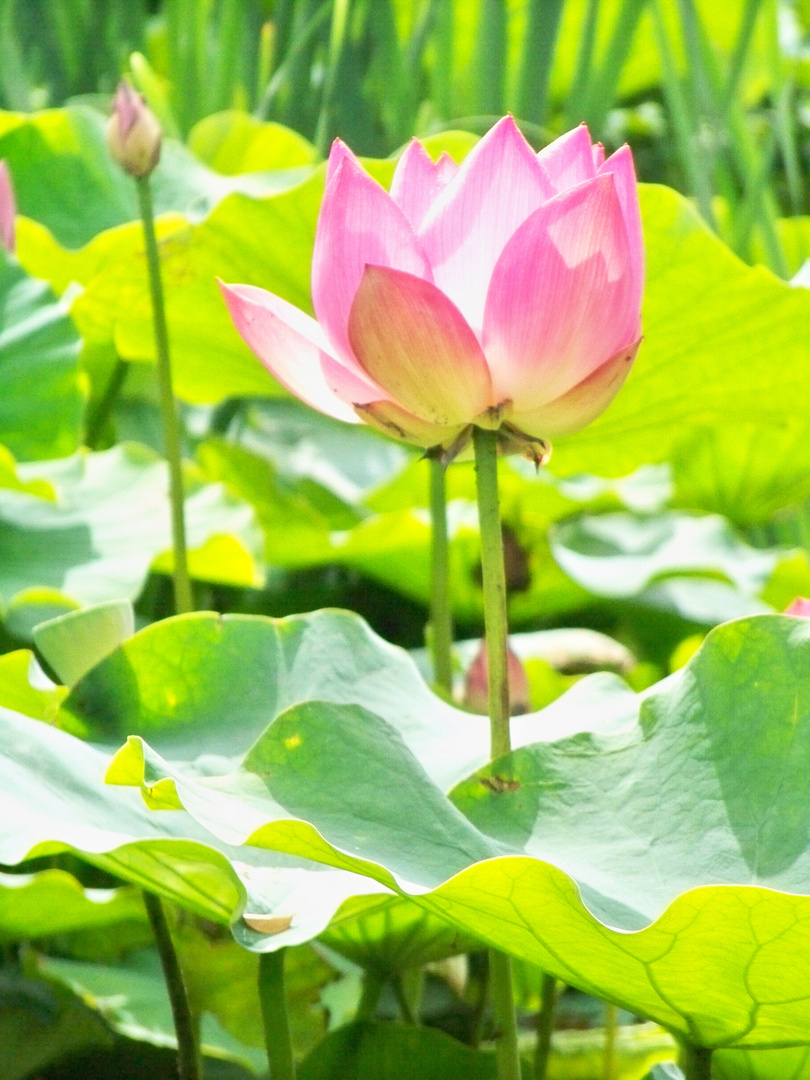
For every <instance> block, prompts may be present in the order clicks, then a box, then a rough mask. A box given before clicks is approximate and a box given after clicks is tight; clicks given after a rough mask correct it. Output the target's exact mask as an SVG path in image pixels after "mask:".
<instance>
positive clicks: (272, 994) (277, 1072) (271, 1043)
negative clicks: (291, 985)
mask: <svg viewBox="0 0 810 1080" xmlns="http://www.w3.org/2000/svg"><path fill="white" fill-rule="evenodd" d="M284 953H285V950H284V949H277V950H276V951H275V952H268V953H262V954H261V956H260V957H259V1001H260V1003H261V1008H262V1021H263V1023H264V1043H265V1046H266V1047H267V1063H268V1065H269V1066H270V1075H271V1076H272V1078H273V1080H295V1059H294V1058H293V1047H292V1038H291V1037H290V1023H289V1019H288V1016H287V995H286V992H285V988H284Z"/></svg>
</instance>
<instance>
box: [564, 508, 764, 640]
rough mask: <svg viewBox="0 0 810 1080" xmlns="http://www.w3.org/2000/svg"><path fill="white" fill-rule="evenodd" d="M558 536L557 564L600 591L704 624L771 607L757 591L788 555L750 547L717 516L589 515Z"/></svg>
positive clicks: (572, 522)
mask: <svg viewBox="0 0 810 1080" xmlns="http://www.w3.org/2000/svg"><path fill="white" fill-rule="evenodd" d="M550 542H551V550H552V552H553V555H554V558H555V560H556V561H557V563H558V564H559V565H560V566H561V567H562V569H563V570H564V571H565V572H566V573H567V574H568V576H569V577H570V578H571V579H572V580H573V581H575V582H577V583H578V584H579V585H581V586H582V587H583V588H585V589H587V590H588V591H589V592H591V593H593V594H594V595H596V596H605V597H610V598H620V597H621V598H630V597H632V598H634V599H636V600H637V601H640V602H647V603H650V604H652V605H654V606H656V607H664V608H669V609H670V610H674V611H676V612H677V613H678V614H680V615H682V616H683V617H685V618H689V619H692V620H694V621H695V622H704V623H705V622H715V623H716V622H722V621H725V620H727V619H732V618H736V617H738V616H741V615H747V614H754V613H762V612H765V611H767V610H768V605H767V604H764V603H762V602H761V601H759V600H758V599H756V598H757V597H758V596H759V595H760V594H761V593H762V591H763V589H764V588H765V586H766V584H767V582H768V580H769V579H770V577H771V575H772V574H773V572H774V569H775V567H776V566H777V564H778V562H779V556H780V552H778V551H776V550H758V549H755V548H752V547H750V546H749V545H748V544H746V543H744V542H743V541H742V540H741V539H739V537H738V536H736V535H735V533H734V531H733V530H732V529H731V527H730V526H729V524H728V522H727V521H725V520H724V519H723V518H720V517H717V516H715V515H706V516H692V515H687V514H678V513H664V514H657V515H646V516H641V515H634V514H628V513H614V514H601V515H583V516H581V517H579V518H572V519H571V520H568V521H564V522H561V523H559V524H557V525H556V526H555V527H554V528H553V530H552V532H551V534H550ZM685 575H692V577H691V579H690V578H687V577H686V576H685ZM701 578H703V580H701ZM706 579H709V580H706Z"/></svg>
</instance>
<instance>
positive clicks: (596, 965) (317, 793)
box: [108, 616, 810, 1047]
mask: <svg viewBox="0 0 810 1080" xmlns="http://www.w3.org/2000/svg"><path fill="white" fill-rule="evenodd" d="M808 662H810V624H808V622H807V621H806V620H801V619H791V618H787V617H784V616H755V617H752V618H748V619H742V620H739V621H737V622H734V623H730V624H726V625H724V626H721V627H719V628H717V629H716V630H715V631H713V632H712V633H711V634H710V635H709V636H708V638H707V640H706V642H705V643H704V645H703V646H702V648H701V649H700V650H699V651H698V653H697V654H696V655H695V656H694V657H693V659H692V660H691V661H690V662H689V663H688V664H687V666H686V667H685V668H683V669H681V670H680V671H679V672H677V673H676V674H675V675H673V676H671V677H670V678H669V679H667V680H666V681H665V682H663V683H661V684H659V685H658V686H656V687H654V688H652V689H651V690H650V691H647V692H646V693H645V694H642V695H639V696H636V695H633V694H632V693H630V692H629V691H625V692H623V693H617V690H616V688H615V684H614V683H613V682H611V680H610V679H609V677H607V676H598V675H597V676H592V677H590V678H589V679H585V680H582V681H581V682H580V683H578V684H577V685H576V686H575V687H574V688H573V689H572V690H571V691H569V693H568V694H566V695H565V696H564V697H562V698H560V699H559V700H558V701H557V702H555V703H554V704H553V705H552V706H550V707H549V708H548V709H546V710H545V711H544V712H543V713H540V714H536V716H535V717H533V718H529V720H530V722H531V723H532V725H533V726H534V728H535V730H537V729H538V728H539V729H540V730H543V727H542V725H543V721H544V720H546V719H547V720H548V721H549V723H548V725H547V727H546V728H545V730H543V737H542V741H539V742H536V743H534V744H531V745H527V746H524V747H522V748H521V749H518V750H515V751H514V752H513V753H512V754H511V756H509V757H506V758H502V759H500V760H499V761H496V762H495V763H494V764H492V765H489V766H487V767H485V768H484V769H482V770H480V771H479V773H477V774H476V775H475V776H473V777H471V778H469V779H468V780H466V781H464V782H462V784H460V785H459V786H458V787H457V788H456V789H455V791H454V792H453V801H452V803H451V802H450V801H448V800H446V799H444V797H443V796H442V794H441V792H440V790H439V788H438V787H437V786H436V785H435V784H434V783H433V782H432V781H431V779H430V777H429V776H428V774H427V772H426V771H425V769H426V768H430V767H432V768H433V769H434V771H435V770H436V763H435V761H431V760H429V759H425V760H424V761H423V762H421V763H420V761H419V760H418V759H417V757H415V756H414V754H413V753H412V752H411V750H409V749H408V746H407V745H406V744H405V742H404V741H403V738H402V736H401V735H400V733H399V731H397V730H396V729H395V728H394V727H393V726H392V725H391V724H390V723H386V721H385V720H384V719H382V718H381V717H379V716H375V715H374V714H373V713H370V712H368V711H367V710H366V709H363V708H362V707H360V706H358V705H353V706H345V705H343V706H339V705H334V704H329V703H326V702H308V703H305V704H303V705H297V706H292V707H290V708H288V709H287V710H286V712H284V713H282V714H281V715H280V716H278V717H277V718H276V720H275V721H274V723H272V724H271V725H270V727H269V728H268V729H267V731H266V732H265V733H264V735H262V736H261V737H260V738H259V740H258V741H257V742H256V743H255V744H254V746H253V747H252V748H251V750H250V751H249V753H248V754H247V755H246V757H245V758H244V759H243V760H242V762H241V765H240V766H239V767H238V768H237V769H236V770H231V771H226V772H223V773H222V774H220V775H213V773H209V775H208V776H205V777H201V776H199V775H194V772H193V770H190V769H182V768H178V767H176V766H171V765H169V764H168V763H167V762H166V761H165V760H164V759H162V758H161V757H160V755H158V754H157V753H156V752H155V751H153V750H151V749H150V748H149V746H148V745H147V744H145V743H144V742H143V741H142V740H141V739H140V738H137V737H134V738H132V739H130V740H129V742H128V745H127V747H126V748H125V749H124V750H122V751H121V752H120V753H119V755H118V756H117V758H116V759H115V761H114V763H113V766H112V767H111V770H110V772H109V773H108V777H109V778H110V779H111V780H113V782H122V783H140V784H141V786H142V791H143V793H144V795H145V796H146V798H147V800H148V801H149V802H150V803H151V804H152V805H154V806H167V807H168V806H182V807H185V808H186V809H187V810H188V811H189V812H191V813H192V815H193V816H194V817H195V819H196V820H198V821H199V822H200V824H202V825H203V826H204V827H205V828H207V829H209V830H210V831H211V832H212V833H213V834H214V835H215V836H217V837H218V838H219V839H221V840H222V841H224V842H227V843H231V844H247V845H248V847H247V849H246V850H249V849H250V848H251V847H254V846H258V847H263V846H266V847H269V848H274V849H277V850H279V851H286V852H288V853H295V854H302V855H306V856H307V857H310V858H314V859H316V860H321V861H324V862H327V863H329V864H331V865H335V866H338V867H341V868H344V869H348V870H353V871H355V872H358V873H365V874H367V875H368V876H370V877H372V878H374V879H376V880H378V881H380V882H381V883H383V884H385V885H388V886H389V887H394V888H396V889H398V890H400V891H402V892H404V893H410V894H411V895H413V896H414V898H415V899H417V901H418V902H419V903H421V904H424V905H425V906H426V907H428V908H429V909H430V910H433V911H435V912H437V913H439V914H440V915H443V916H444V917H445V918H447V919H448V920H449V921H452V922H454V923H455V924H456V925H457V926H459V928H462V929H464V930H466V931H468V932H471V933H473V934H474V935H476V936H479V937H480V938H482V939H483V940H485V941H488V942H489V943H491V944H493V945H495V946H496V947H498V948H501V949H504V950H505V951H508V952H511V953H513V954H514V955H516V956H518V957H520V958H522V959H525V960H527V961H529V962H532V963H534V964H536V965H537V966H538V967H540V968H541V969H542V970H544V971H547V972H550V973H551V974H554V975H556V976H557V977H558V978H561V979H563V980H565V981H566V982H568V983H571V984H573V985H577V986H580V987H581V988H583V989H585V990H587V991H589V992H592V993H595V994H597V995H599V996H602V997H605V998H607V999H608V1000H613V1001H616V1002H618V1003H619V1004H622V1005H624V1006H625V1007H626V1008H628V1009H629V1010H631V1011H633V1012H638V1013H641V1014H642V1015H646V1016H648V1017H650V1018H652V1019H654V1020H656V1021H658V1022H659V1023H661V1024H663V1025H665V1026H667V1027H669V1028H670V1029H672V1030H673V1031H675V1032H677V1033H679V1034H681V1035H683V1036H684V1037H686V1038H689V1039H691V1040H693V1041H695V1042H696V1043H699V1044H702V1045H707V1046H718V1045H720V1046H727V1047H737V1046H740V1047H742V1046H751V1047H754V1046H760V1047H766V1046H775V1045H777V1046H778V1045H791V1044H796V1045H801V1044H804V1043H805V1041H806V1038H807V1030H808V1023H809V1022H810V965H807V964H803V963H802V960H801V958H802V957H803V956H805V955H806V954H807V952H808V947H809V946H808V942H810V896H808V895H807V894H808V892H810V845H808V832H810V818H809V817H808V813H807V807H806V800H805V799H804V790H805V783H806V776H807V770H808V767H809V766H810V691H809V690H808V683H807V679H806V671H807V665H808ZM603 694H606V697H605V698H604V700H602V701H600V697H601V696H602V695H603ZM585 695H590V697H591V701H590V702H589V703H587V704H586V702H585V701H584V697H585ZM583 714H584V715H585V716H587V720H584V719H583ZM524 719H525V718H524ZM583 724H587V725H588V727H587V728H586V729H583ZM566 725H567V726H568V731H567V732H566V734H565V735H564V737H562V738H561V737H560V736H559V732H560V729H561V728H562V729H563V730H564V729H565V726H566ZM577 728H578V730H577ZM459 810H460V811H462V812H463V814H464V815H465V816H464V817H462V816H461V815H460V814H459V813H458V811H459ZM403 823H407V824H406V825H405V826H403ZM510 851H511V852H513V853H514V854H512V855H509V854H508V853H509V852H510ZM498 856H502V857H498ZM785 970H790V972H791V977H790V980H789V981H788V982H786V981H785V978H784V972H785Z"/></svg>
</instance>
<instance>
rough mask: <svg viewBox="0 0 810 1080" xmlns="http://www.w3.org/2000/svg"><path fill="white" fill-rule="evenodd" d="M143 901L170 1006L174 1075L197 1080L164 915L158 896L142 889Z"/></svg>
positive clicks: (189, 1020)
mask: <svg viewBox="0 0 810 1080" xmlns="http://www.w3.org/2000/svg"><path fill="white" fill-rule="evenodd" d="M143 900H144V904H145V905H146V914H147V916H148V917H149V925H150V926H151V928H152V935H153V936H154V939H155V945H156V946H157V951H158V956H159V957H160V965H161V967H162V968H163V978H164V979H165V981H166V989H167V990H168V993H169V1001H170V1002H171V1006H172V1016H173V1018H174V1030H175V1033H176V1035H177V1073H178V1076H179V1077H180V1080H201V1077H202V1073H201V1070H200V1059H199V1051H198V1047H197V1036H196V1031H195V1024H194V1019H193V1017H192V1015H191V1009H190V1008H189V1004H188V995H187V993H186V986H185V983H184V982H183V973H182V972H181V970H180V964H179V962H178V960H177V953H176V952H175V951H174V945H173V944H172V936H171V933H170V931H169V924H168V922H167V920H166V912H165V911H164V910H163V904H162V903H161V900H160V897H158V896H155V895H154V893H150V892H146V890H144V894H143Z"/></svg>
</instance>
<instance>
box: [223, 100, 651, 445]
mask: <svg viewBox="0 0 810 1080" xmlns="http://www.w3.org/2000/svg"><path fill="white" fill-rule="evenodd" d="M643 282H644V253H643V245H642V236H641V220H640V215H639V206H638V195H637V189H636V178H635V172H634V169H633V159H632V156H631V153H630V149H629V147H627V146H623V147H622V148H621V149H620V150H618V151H617V152H616V153H615V154H614V155H613V156H612V157H611V158H609V159H608V160H607V161H604V153H603V151H602V147H601V146H599V145H596V146H593V145H592V144H591V139H590V135H589V134H588V129H587V128H586V127H585V126H584V125H582V126H580V127H578V128H575V129H574V130H573V131H570V132H568V134H566V135H563V136H562V137H561V138H559V139H557V141H556V142H553V143H551V145H550V146H547V147H546V148H545V149H544V150H542V151H541V152H540V153H539V154H535V153H534V152H533V151H532V149H531V147H530V146H529V144H528V143H527V142H526V140H525V139H524V138H523V136H522V135H521V133H520V131H519V130H518V128H517V126H516V125H515V122H514V120H512V118H511V117H508V116H507V117H505V118H504V119H502V120H500V121H499V122H498V123H497V124H496V125H495V127H493V128H492V130H491V131H490V132H489V133H488V134H487V135H486V136H485V137H484V138H483V139H482V140H481V141H480V142H479V143H478V145H477V146H476V147H475V148H474V149H473V150H472V152H471V153H470V154H469V156H468V157H467V158H466V159H465V161H464V162H463V163H462V165H461V166H456V165H455V164H454V163H453V162H452V161H451V160H450V158H448V157H447V156H446V155H443V156H442V157H441V158H440V159H439V161H438V162H436V164H434V163H433V162H432V161H431V160H430V158H429V157H428V155H427V153H426V151H425V150H424V149H423V147H422V146H421V144H420V143H419V142H418V141H417V140H415V139H414V140H413V141H412V142H411V143H410V145H409V146H408V148H407V149H406V150H405V152H404V154H403V155H402V157H401V158H400V160H399V163H398V165H397V168H396V172H395V173H394V179H393V183H392V185H391V192H390V194H388V193H387V192H386V191H385V190H384V189H383V188H382V187H380V185H379V184H378V183H377V182H376V181H375V180H373V179H372V178H371V177H370V176H369V175H368V174H367V173H366V172H365V170H364V169H363V168H362V166H361V165H360V163H359V162H358V161H357V159H356V158H355V157H354V156H353V154H352V153H351V152H350V151H349V150H348V149H347V147H345V146H344V145H343V143H341V142H339V141H337V142H335V144H334V146H333V147H332V152H331V154H330V157H329V166H328V170H327V181H326V193H325V195H324V200H323V205H322V207H321V213H320V217H319V219H318V230H317V235H316V238H315V253H314V258H313V265H312V297H313V302H314V307H315V312H316V315H317V321H316V320H315V319H312V318H310V316H308V315H306V314H304V312H302V311H299V310H298V309H297V308H295V307H293V306H292V305H291V304H289V303H287V301H285V300H282V299H281V298H280V297H278V296H274V295H273V294H272V293H268V292H265V291H264V290H263V289H259V288H255V287H253V286H251V285H222V286H221V287H222V291H223V294H224V297H225V301H226V303H227V305H228V309H229V311H230V314H231V317H232V318H233V321H234V323H235V325H236V328H237V329H238V331H239V333H240V334H241V335H242V337H243V338H244V339H245V341H246V342H247V343H248V345H249V346H250V347H251V348H252V349H253V350H254V352H255V353H256V354H257V356H258V357H259V359H260V360H261V361H262V362H263V363H264V364H265V366H266V367H267V368H269V370H270V371H271V372H272V373H273V375H275V377H276V378H277V379H278V381H279V382H280V383H282V384H283V385H284V386H285V387H287V389H288V390H290V391H291V392H292V393H293V394H295V395H296V396H297V397H299V398H301V399H302V400H303V401H306V402H307V403H308V404H310V405H312V406H313V407H314V408H316V409H320V411H321V412H324V413H327V414H329V415H330V416H335V417H338V418H339V419H341V420H348V421H356V420H357V418H358V417H361V418H362V419H363V420H365V421H366V422H367V423H369V424H372V425H373V426H374V427H377V428H379V429H380V430H381V431H384V432H385V433H386V434H388V435H392V436H394V437H395V438H399V439H404V440H405V441H407V442H411V443H416V444H417V445H419V446H423V447H428V448H436V449H437V452H442V453H444V454H445V456H447V457H448V458H449V457H452V456H453V454H454V453H455V452H457V451H458V449H459V448H460V447H461V446H463V445H464V444H465V443H466V441H468V439H469V436H470V433H471V430H472V427H471V425H478V426H480V427H484V428H490V429H495V430H499V431H500V433H501V435H502V443H503V445H504V448H505V449H520V450H523V451H524V452H528V454H529V456H532V457H534V458H535V459H537V460H540V459H542V458H544V456H545V454H546V451H547V447H546V446H545V445H544V442H543V441H544V440H546V439H549V438H554V437H555V436H558V435H565V434H568V433H570V432H573V431H577V430H578V429H579V428H581V427H584V426H585V425H586V424H588V423H590V421H591V420H593V419H595V417H597V416H598V415H599V414H600V413H601V412H602V411H603V410H604V409H605V408H607V406H608V405H609V403H610V402H611V401H612V399H613V397H614V396H615V394H616V393H617V391H618V390H619V388H620V386H621V385H622V383H623V381H624V379H625V377H626V376H627V373H628V371H629V369H630V366H631V364H632V361H633V359H634V357H635V355H636V351H637V349H638V345H639V342H640V335H641V330H640V322H639V311H640V306H641V295H642V289H643Z"/></svg>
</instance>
